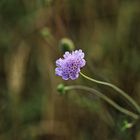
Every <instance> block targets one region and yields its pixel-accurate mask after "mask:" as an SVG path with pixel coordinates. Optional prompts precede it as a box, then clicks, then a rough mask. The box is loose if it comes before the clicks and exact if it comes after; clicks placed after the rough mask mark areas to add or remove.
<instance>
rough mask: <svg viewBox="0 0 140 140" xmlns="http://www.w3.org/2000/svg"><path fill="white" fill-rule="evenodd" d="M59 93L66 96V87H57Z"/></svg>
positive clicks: (60, 85)
mask: <svg viewBox="0 0 140 140" xmlns="http://www.w3.org/2000/svg"><path fill="white" fill-rule="evenodd" d="M57 91H58V92H59V93H60V95H64V94H65V92H66V90H65V86H64V85H63V84H59V85H58V86H57Z"/></svg>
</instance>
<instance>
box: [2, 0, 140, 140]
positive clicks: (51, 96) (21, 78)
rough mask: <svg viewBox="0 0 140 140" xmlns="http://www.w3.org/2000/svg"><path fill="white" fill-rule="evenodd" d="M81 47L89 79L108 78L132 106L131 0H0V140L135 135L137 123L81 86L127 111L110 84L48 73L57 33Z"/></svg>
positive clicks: (135, 57)
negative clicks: (63, 88) (60, 88)
mask: <svg viewBox="0 0 140 140" xmlns="http://www.w3.org/2000/svg"><path fill="white" fill-rule="evenodd" d="M63 38H69V39H71V40H72V41H73V42H74V44H75V49H82V50H83V51H84V52H85V59H86V61H87V65H86V67H84V69H83V70H82V71H83V72H84V73H86V74H87V75H88V76H90V77H94V78H96V79H100V80H104V81H108V82H112V83H114V84H116V85H117V86H118V87H120V88H122V89H123V90H124V91H126V92H127V93H128V94H129V95H130V96H131V97H132V98H133V99H135V100H136V101H137V103H138V104H140V74H139V73H140V1H139V0H133V1H131V0H1V1H0V140H140V122H139V121H137V122H136V124H135V125H134V126H133V127H132V128H130V129H126V130H123V129H122V128H123V125H124V122H125V121H128V122H129V121H130V122H131V121H132V120H131V118H130V117H128V116H125V115H124V114H122V113H120V112H118V111H117V110H116V109H114V108H112V107H111V106H110V105H108V104H107V103H105V102H104V101H102V100H100V99H99V98H97V97H95V96H94V95H91V94H90V95H88V94H85V92H83V91H71V92H69V93H68V94H66V95H64V96H60V95H59V94H58V92H57V90H56V88H57V85H58V84H60V83H64V84H66V85H74V84H80V85H86V86H90V87H94V88H96V89H98V90H100V91H101V92H103V93H104V94H106V95H107V96H109V97H110V98H111V99H113V100H114V101H116V102H117V103H118V104H119V105H121V106H123V107H125V108H127V109H129V110H131V111H134V112H135V110H134V109H133V108H132V107H131V105H129V103H128V102H126V101H125V100H124V99H123V98H120V96H118V95H117V93H116V92H114V91H113V90H111V89H109V88H107V87H104V86H97V85H96V84H94V83H91V82H88V81H87V80H85V79H83V78H82V77H79V78H78V79H77V80H75V81H63V80H61V78H60V77H56V76H55V73H54V69H55V61H56V59H58V58H59V57H61V56H62V52H61V50H60V48H59V44H60V41H61V39H63Z"/></svg>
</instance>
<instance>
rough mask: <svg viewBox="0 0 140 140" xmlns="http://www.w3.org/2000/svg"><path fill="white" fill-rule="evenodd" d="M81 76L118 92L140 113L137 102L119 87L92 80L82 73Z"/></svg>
mask: <svg viewBox="0 0 140 140" xmlns="http://www.w3.org/2000/svg"><path fill="white" fill-rule="evenodd" d="M80 74H81V75H82V76H83V77H84V78H86V79H88V80H90V81H92V82H95V83H97V84H101V85H106V86H109V87H111V88H113V89H114V90H116V91H117V92H119V93H120V94H121V95H122V96H123V97H125V98H126V99H127V100H128V101H129V102H130V103H131V104H132V105H133V106H134V107H135V108H136V110H137V111H138V112H139V113H140V106H139V105H138V104H137V103H136V101H134V100H133V99H132V98H131V97H130V96H129V95H128V94H127V93H125V92H124V91H123V90H121V89H120V88H118V87H117V86H115V85H113V84H111V83H108V82H103V81H99V80H95V79H93V78H90V77H88V76H86V75H84V74H83V73H81V72H80Z"/></svg>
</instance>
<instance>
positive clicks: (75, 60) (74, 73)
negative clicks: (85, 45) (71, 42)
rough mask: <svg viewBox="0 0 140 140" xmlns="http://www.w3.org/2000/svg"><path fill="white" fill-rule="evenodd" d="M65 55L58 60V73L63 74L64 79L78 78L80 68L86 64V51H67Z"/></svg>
mask: <svg viewBox="0 0 140 140" xmlns="http://www.w3.org/2000/svg"><path fill="white" fill-rule="evenodd" d="M63 57H64V58H59V59H58V60H56V66H57V68H56V69H55V73H56V75H57V76H61V77H62V79H64V80H68V79H71V80H75V79H77V78H78V77H79V72H80V69H81V68H82V67H84V66H85V64H86V61H85V59H84V53H83V52H82V50H76V51H72V52H71V53H70V52H65V54H64V55H63Z"/></svg>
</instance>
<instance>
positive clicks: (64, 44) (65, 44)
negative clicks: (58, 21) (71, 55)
mask: <svg viewBox="0 0 140 140" xmlns="http://www.w3.org/2000/svg"><path fill="white" fill-rule="evenodd" d="M59 48H60V50H61V52H62V53H65V52H66V51H73V50H74V48H75V46H74V43H73V41H72V40H70V39H68V38H63V39H61V40H60V43H59Z"/></svg>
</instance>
